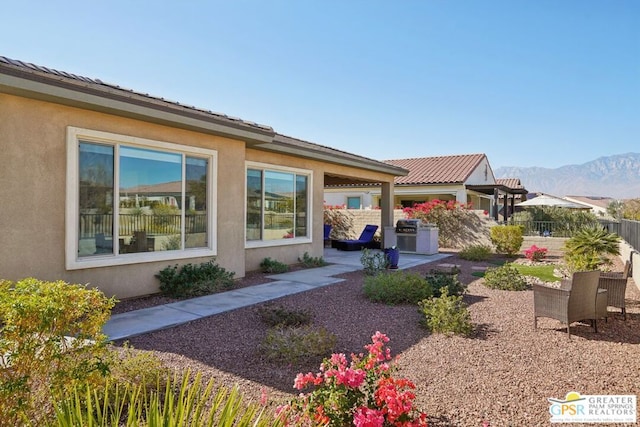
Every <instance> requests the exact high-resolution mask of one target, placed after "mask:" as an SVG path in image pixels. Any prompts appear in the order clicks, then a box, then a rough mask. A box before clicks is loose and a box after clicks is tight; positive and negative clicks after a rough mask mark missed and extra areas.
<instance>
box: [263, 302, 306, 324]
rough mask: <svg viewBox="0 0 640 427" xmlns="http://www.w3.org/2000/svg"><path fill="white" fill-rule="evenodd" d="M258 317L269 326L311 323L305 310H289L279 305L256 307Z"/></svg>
mask: <svg viewBox="0 0 640 427" xmlns="http://www.w3.org/2000/svg"><path fill="white" fill-rule="evenodd" d="M257 311H258V315H259V316H260V319H262V321H263V322H264V323H266V324H267V325H269V326H283V327H284V326H302V325H308V324H309V323H311V319H312V317H313V316H312V315H311V313H309V312H308V311H306V310H289V309H287V308H284V307H282V306H279V305H271V304H268V305H264V306H262V307H259V308H258V309H257Z"/></svg>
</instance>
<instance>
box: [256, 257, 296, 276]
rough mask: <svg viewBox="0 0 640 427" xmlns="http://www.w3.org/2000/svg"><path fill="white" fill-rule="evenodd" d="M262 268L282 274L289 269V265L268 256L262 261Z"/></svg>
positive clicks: (264, 270) (265, 271) (265, 270)
mask: <svg viewBox="0 0 640 427" xmlns="http://www.w3.org/2000/svg"><path fill="white" fill-rule="evenodd" d="M260 269H261V270H262V271H263V272H264V273H271V274H280V273H286V272H287V271H289V266H288V265H287V264H285V263H283V262H280V261H276V260H275V259H271V258H269V257H267V258H265V259H263V260H262V262H261V263H260Z"/></svg>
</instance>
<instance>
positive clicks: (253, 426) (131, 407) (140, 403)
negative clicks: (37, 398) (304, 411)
mask: <svg viewBox="0 0 640 427" xmlns="http://www.w3.org/2000/svg"><path fill="white" fill-rule="evenodd" d="M162 382H163V383H164V384H165V385H164V387H163V388H162V389H160V386H159V385H158V388H157V389H156V390H157V393H153V394H151V395H150V396H148V397H147V398H144V397H143V395H142V394H141V392H140V388H141V386H140V385H137V386H136V385H121V384H117V383H112V382H109V383H107V385H106V389H107V393H104V394H102V395H101V394H98V393H96V392H95V390H92V389H91V388H89V387H84V388H83V387H75V388H74V390H73V391H72V393H70V395H69V397H68V398H67V399H65V400H62V401H61V402H60V404H59V405H58V406H57V408H56V424H55V425H56V426H58V427H76V426H95V427H118V426H121V425H127V426H129V427H144V426H183V427H200V426H204V427H213V426H216V427H218V426H237V427H271V426H281V425H282V422H280V421H279V420H277V419H276V418H275V416H273V415H269V414H267V413H266V412H265V410H264V408H260V406H259V405H258V404H257V403H254V402H245V401H244V400H243V397H242V394H241V393H240V391H239V389H238V387H237V386H234V387H233V388H232V389H231V391H229V390H228V389H227V388H225V387H216V386H215V384H214V380H213V379H210V380H209V381H208V382H206V383H205V382H203V379H202V375H201V374H200V373H198V374H196V375H195V376H193V375H191V373H190V372H189V371H187V372H185V373H182V374H179V373H176V374H175V375H173V376H167V377H166V378H163V379H162Z"/></svg>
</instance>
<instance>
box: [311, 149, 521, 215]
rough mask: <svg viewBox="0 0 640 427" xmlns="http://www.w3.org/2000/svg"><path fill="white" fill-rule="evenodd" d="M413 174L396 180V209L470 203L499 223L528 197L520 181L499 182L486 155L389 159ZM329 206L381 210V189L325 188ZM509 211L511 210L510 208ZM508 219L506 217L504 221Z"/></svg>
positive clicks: (363, 186) (355, 186)
mask: <svg viewBox="0 0 640 427" xmlns="http://www.w3.org/2000/svg"><path fill="white" fill-rule="evenodd" d="M384 162H385V163H387V164H389V165H392V166H398V167H401V168H404V169H407V170H408V171H409V173H408V174H407V175H404V176H398V177H396V178H395V181H394V188H395V190H394V200H393V203H394V206H396V207H411V206H413V205H414V204H416V203H423V202H427V201H430V200H434V199H438V200H446V201H449V200H455V201H458V202H460V203H462V204H467V203H470V204H471V205H472V207H473V209H476V210H482V211H487V212H489V214H490V215H491V216H492V217H494V218H495V219H496V220H498V219H499V217H500V215H502V212H513V204H514V199H515V198H516V197H519V195H522V194H526V193H527V190H526V189H525V188H524V186H522V184H521V183H520V180H519V179H517V178H513V179H501V180H497V179H496V178H495V176H494V174H493V170H492V169H491V165H490V164H489V160H488V158H487V156H486V155H485V154H462V155H452V156H438V157H418V158H409V159H398V160H385V161H384ZM324 198H325V203H326V204H327V205H331V206H345V207H346V208H349V209H377V208H378V207H380V206H381V203H380V202H381V193H380V191H379V189H377V188H375V187H374V186H372V185H370V184H367V183H354V184H347V185H336V186H330V187H327V188H325V193H324ZM507 208H508V209H507ZM504 219H506V218H504Z"/></svg>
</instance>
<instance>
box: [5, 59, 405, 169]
mask: <svg viewBox="0 0 640 427" xmlns="http://www.w3.org/2000/svg"><path fill="white" fill-rule="evenodd" d="M2 74H5V75H9V76H17V77H20V78H26V79H27V80H30V81H35V82H39V83H43V84H47V85H51V86H58V87H62V88H66V89H70V90H73V91H77V92H81V93H83V94H84V93H90V94H92V95H96V96H98V97H100V98H105V99H114V100H117V101H122V102H125V103H128V104H131V105H144V106H145V107H149V108H153V109H156V110H161V111H163V112H164V111H170V112H172V113H175V114H177V115H180V116H183V117H188V118H195V119H198V120H202V121H205V122H216V123H221V124H223V125H224V126H228V127H233V128H241V129H244V130H246V131H248V132H252V133H255V134H259V135H265V136H266V137H269V141H268V142H266V141H265V140H261V141H259V142H261V144H259V145H255V146H256V147H260V148H262V149H266V150H272V151H280V152H286V153H289V154H294V152H295V154H296V155H299V156H305V157H311V156H317V158H318V159H320V160H324V161H331V162H334V163H338V164H347V165H351V166H355V167H361V168H363V169H369V170H374V171H379V172H383V173H388V174H394V175H404V174H406V173H407V171H406V170H404V169H403V168H401V167H397V166H394V165H391V164H389V163H385V162H381V161H378V160H374V159H370V158H367V157H363V156H358V155H356V154H351V153H348V152H346V151H342V150H337V149H334V148H330V147H327V146H323V145H319V144H315V143H311V142H308V141H303V140H301V139H297V138H292V137H288V136H284V135H280V134H276V133H275V131H274V130H273V128H271V127H270V126H266V125H261V124H257V123H254V122H251V121H247V120H243V119H240V118H237V117H231V116H228V115H226V114H222V113H216V112H213V111H211V110H205V109H201V108H197V107H194V106H190V105H185V104H181V103H179V102H176V101H170V100H167V99H164V98H161V97H157V96H152V95H149V94H147V93H142V92H136V91H134V90H131V89H126V88H123V87H120V86H118V85H115V84H111V83H106V82H104V81H102V80H100V79H94V78H89V77H84V76H79V75H76V74H72V73H68V72H65V71H58V70H54V69H51V68H47V67H43V66H40V65H36V64H32V63H28V62H23V61H19V60H14V59H10V58H7V57H4V56H0V75H2Z"/></svg>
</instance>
